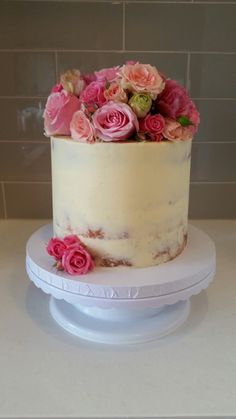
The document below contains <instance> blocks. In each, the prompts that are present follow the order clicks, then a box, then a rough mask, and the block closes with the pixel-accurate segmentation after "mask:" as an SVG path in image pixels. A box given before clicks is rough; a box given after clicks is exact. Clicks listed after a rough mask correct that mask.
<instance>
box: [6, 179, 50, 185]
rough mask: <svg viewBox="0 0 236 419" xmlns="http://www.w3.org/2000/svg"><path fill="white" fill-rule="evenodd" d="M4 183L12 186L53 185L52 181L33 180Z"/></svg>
mask: <svg viewBox="0 0 236 419" xmlns="http://www.w3.org/2000/svg"><path fill="white" fill-rule="evenodd" d="M3 182H4V183H6V184H7V185H11V184H23V185H28V184H30V185H31V184H33V185H51V183H52V182H51V181H38V180H35V181H34V180H32V181H30V180H29V181H27V180H4V181H3Z"/></svg>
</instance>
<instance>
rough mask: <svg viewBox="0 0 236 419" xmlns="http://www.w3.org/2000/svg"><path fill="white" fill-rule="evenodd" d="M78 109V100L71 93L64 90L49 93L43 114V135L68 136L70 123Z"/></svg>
mask: <svg viewBox="0 0 236 419" xmlns="http://www.w3.org/2000/svg"><path fill="white" fill-rule="evenodd" d="M79 108H80V102H79V99H78V98H77V97H76V96H74V95H72V94H71V93H68V92H66V91H65V90H61V91H58V92H55V93H51V94H50V95H49V96H48V99H47V103H46V106H45V110H44V114H43V117H44V129H45V134H46V135H47V136H48V137H50V136H51V135H70V122H71V119H72V116H73V114H74V113H75V112H76V111H77V110H78V109H79Z"/></svg>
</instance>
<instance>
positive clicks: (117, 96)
mask: <svg viewBox="0 0 236 419" xmlns="http://www.w3.org/2000/svg"><path fill="white" fill-rule="evenodd" d="M104 96H105V98H106V99H107V100H108V101H109V100H113V101H114V102H124V103H127V101H128V97H127V94H126V92H125V91H124V89H122V87H121V85H120V83H119V82H118V81H113V82H112V83H111V84H110V86H109V87H108V89H106V90H105V91H104Z"/></svg>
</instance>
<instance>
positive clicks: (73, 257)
mask: <svg viewBox="0 0 236 419" xmlns="http://www.w3.org/2000/svg"><path fill="white" fill-rule="evenodd" d="M62 266H63V268H64V269H65V271H66V272H67V273H68V274H70V275H84V274H86V273H88V272H89V271H91V270H92V269H93V268H94V262H93V260H92V258H91V255H90V254H89V253H88V251H87V250H86V249H85V248H84V247H82V246H80V245H74V246H70V247H69V248H68V249H67V250H66V251H65V252H64V254H63V257H62Z"/></svg>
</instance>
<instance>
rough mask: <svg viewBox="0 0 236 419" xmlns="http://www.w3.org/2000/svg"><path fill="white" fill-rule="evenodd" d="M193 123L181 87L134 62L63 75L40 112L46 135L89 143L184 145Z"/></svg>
mask: <svg viewBox="0 0 236 419" xmlns="http://www.w3.org/2000/svg"><path fill="white" fill-rule="evenodd" d="M198 124H199V113H198V111H197V109H196V107H195V105H194V103H193V102H192V101H191V99H190V98H189V96H188V94H187V92H186V90H185V88H184V87H182V86H181V85H179V84H178V83H177V82H176V81H174V80H171V79H168V78H166V77H165V76H164V75H163V74H161V73H160V72H159V71H158V70H157V69H156V67H154V66H151V65H150V64H141V63H139V62H127V63H126V64H124V65H123V66H116V67H112V68H105V69H102V70H100V71H95V72H94V73H92V74H84V75H82V74H81V73H80V71H79V70H69V71H67V72H66V73H64V74H63V75H62V76H61V79H60V83H59V84H57V85H56V86H54V87H53V89H52V92H51V94H50V95H49V97H48V100H47V103H46V108H45V112H44V126H45V134H46V136H56V135H60V136H62V135H63V136H70V137H71V138H72V139H73V140H75V141H79V142H88V143H94V142H103V141H105V142H108V141H127V140H128V141H157V142H159V141H163V140H168V141H183V140H189V139H191V138H192V137H193V135H194V134H195V133H196V131H197V128H198Z"/></svg>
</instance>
